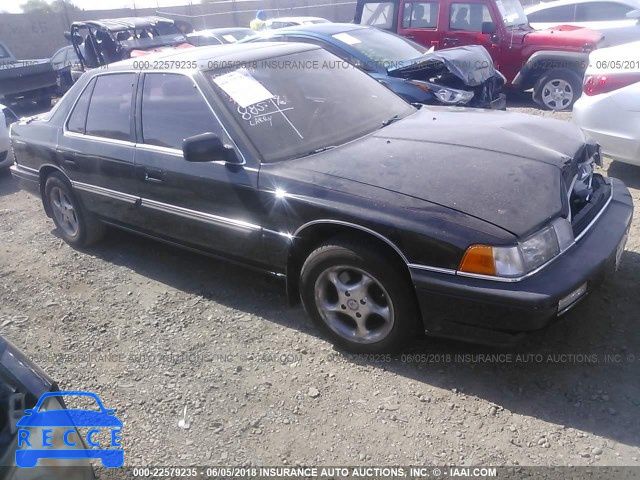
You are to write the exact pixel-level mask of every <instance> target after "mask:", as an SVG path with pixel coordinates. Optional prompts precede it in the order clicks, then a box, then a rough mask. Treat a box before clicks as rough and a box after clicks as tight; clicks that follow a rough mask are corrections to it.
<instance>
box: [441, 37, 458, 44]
mask: <svg viewBox="0 0 640 480" xmlns="http://www.w3.org/2000/svg"><path fill="white" fill-rule="evenodd" d="M442 40H443V41H444V42H446V43H458V42H459V41H460V40H459V39H457V38H443V39H442Z"/></svg>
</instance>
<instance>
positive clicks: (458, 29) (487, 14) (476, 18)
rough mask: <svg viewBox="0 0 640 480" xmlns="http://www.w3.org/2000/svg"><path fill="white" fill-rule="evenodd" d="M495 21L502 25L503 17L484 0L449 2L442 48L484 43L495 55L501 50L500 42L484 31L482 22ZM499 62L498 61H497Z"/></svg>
mask: <svg viewBox="0 0 640 480" xmlns="http://www.w3.org/2000/svg"><path fill="white" fill-rule="evenodd" d="M486 22H493V24H494V25H495V26H496V27H500V25H501V24H502V19H501V18H500V16H499V15H497V13H496V12H494V11H492V9H491V7H490V5H489V4H488V3H487V2H484V1H473V0H463V1H453V2H451V3H450V4H449V7H448V12H447V24H446V26H445V32H444V33H443V35H442V42H441V47H442V48H451V47H462V46H464V45H482V46H483V47H485V48H486V49H487V51H488V52H489V54H490V55H491V56H492V57H493V60H494V62H496V57H495V56H494V55H495V54H496V53H497V52H498V51H499V43H498V42H494V41H492V34H488V33H482V24H483V23H486ZM496 63H497V62H496Z"/></svg>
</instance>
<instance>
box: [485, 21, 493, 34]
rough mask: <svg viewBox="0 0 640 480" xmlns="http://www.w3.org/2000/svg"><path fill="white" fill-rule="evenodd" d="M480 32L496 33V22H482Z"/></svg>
mask: <svg viewBox="0 0 640 480" xmlns="http://www.w3.org/2000/svg"><path fill="white" fill-rule="evenodd" d="M482 33H486V34H487V35H493V34H494V33H496V24H495V23H493V22H482Z"/></svg>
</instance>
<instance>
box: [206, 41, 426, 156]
mask: <svg viewBox="0 0 640 480" xmlns="http://www.w3.org/2000/svg"><path fill="white" fill-rule="evenodd" d="M205 74H206V76H207V78H208V80H209V81H210V82H211V84H212V85H213V87H214V89H215V90H217V91H218V92H219V94H220V95H221V96H222V97H223V98H224V99H225V102H224V103H225V105H227V106H228V108H229V110H230V111H231V113H232V115H234V116H235V118H236V119H237V121H238V123H239V124H240V127H241V128H242V130H243V131H244V133H245V134H246V135H247V136H248V137H249V138H250V140H251V141H252V143H253V144H254V145H255V147H256V149H257V150H259V151H260V153H261V155H262V158H263V161H264V162H276V161H280V160H288V159H293V158H299V157H302V156H305V155H309V154H311V153H315V152H316V151H318V150H321V149H326V148H331V147H334V146H338V145H341V144H344V143H347V142H349V141H351V140H354V139H356V138H359V137H362V136H364V135H366V134H368V133H371V132H373V131H375V130H377V129H379V128H381V127H382V125H383V123H385V122H386V121H388V120H389V119H394V118H403V117H405V116H407V115H409V114H411V113H412V112H414V111H415V108H414V107H412V106H411V105H409V104H408V103H406V102H405V101H404V100H402V99H401V98H400V97H398V96H396V95H395V94H394V93H393V92H391V90H389V89H387V88H386V87H384V86H383V85H381V84H380V83H378V82H377V81H375V80H373V79H372V78H371V77H369V76H368V75H366V74H365V73H363V72H362V71H360V70H359V69H358V68H356V67H354V66H352V65H350V64H349V63H347V62H343V61H342V60H340V59H339V58H338V57H336V56H334V55H332V54H330V53H329V52H326V51H324V50H321V49H317V50H310V51H306V52H301V53H296V54H291V55H284V56H279V57H275V58H270V59H266V60H260V61H256V62H250V63H248V64H245V65H242V66H241V67H240V68H238V67H237V66H234V68H226V69H219V70H212V71H208V72H205Z"/></svg>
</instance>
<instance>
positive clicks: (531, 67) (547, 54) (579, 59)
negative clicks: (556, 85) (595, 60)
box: [512, 50, 589, 90]
mask: <svg viewBox="0 0 640 480" xmlns="http://www.w3.org/2000/svg"><path fill="white" fill-rule="evenodd" d="M588 64H589V54H588V53H583V52H565V51H556V50H541V51H538V52H534V53H533V54H532V55H531V56H530V57H529V58H528V59H527V61H526V62H525V63H524V65H523V66H522V68H521V69H520V71H519V72H518V73H517V75H516V76H515V78H514V79H513V82H512V83H513V85H515V86H517V87H519V88H520V89H522V90H527V89H529V88H533V87H534V86H535V85H536V83H537V82H538V80H540V79H541V78H542V77H543V76H544V75H545V74H546V73H548V72H550V71H551V70H557V69H565V70H569V71H570V72H573V73H575V74H576V75H578V76H579V77H582V75H584V72H585V70H586V68H587V65H588Z"/></svg>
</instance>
